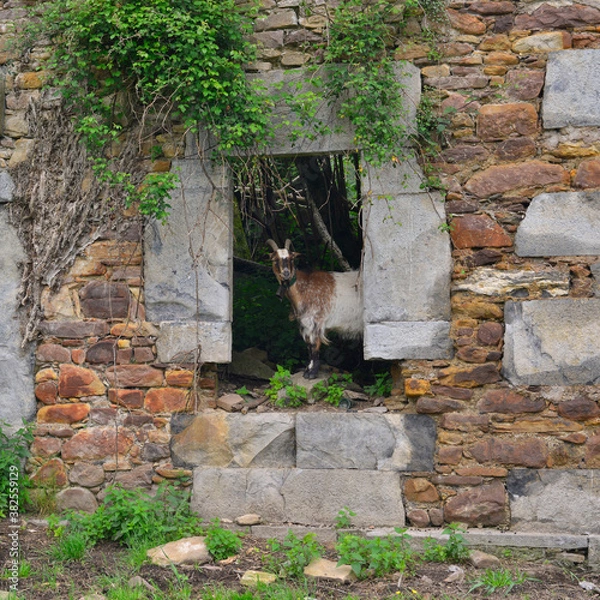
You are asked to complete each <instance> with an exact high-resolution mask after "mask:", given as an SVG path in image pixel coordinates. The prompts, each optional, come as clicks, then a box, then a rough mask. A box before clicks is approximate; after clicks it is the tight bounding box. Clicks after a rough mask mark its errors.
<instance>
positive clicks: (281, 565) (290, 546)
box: [267, 531, 323, 578]
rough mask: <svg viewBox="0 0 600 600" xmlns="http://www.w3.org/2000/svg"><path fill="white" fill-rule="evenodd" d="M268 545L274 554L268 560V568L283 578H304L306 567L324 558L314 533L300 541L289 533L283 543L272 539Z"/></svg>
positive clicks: (308, 534)
mask: <svg viewBox="0 0 600 600" xmlns="http://www.w3.org/2000/svg"><path fill="white" fill-rule="evenodd" d="M267 544H268V546H269V549H270V550H271V552H272V555H270V556H269V557H268V559H267V568H268V569H269V570H271V571H273V572H274V573H276V574H278V575H280V576H282V577H292V578H301V577H303V576H304V569H305V567H306V566H308V565H309V564H310V563H311V562H312V561H313V560H314V559H315V558H318V557H320V556H323V547H322V546H321V544H319V542H317V538H316V536H315V534H314V533H307V534H306V535H305V536H304V537H303V538H302V539H300V538H298V537H297V536H296V535H295V534H294V533H293V532H292V531H288V534H287V535H286V536H285V539H284V540H283V542H280V541H279V540H276V539H270V540H268V542H267Z"/></svg>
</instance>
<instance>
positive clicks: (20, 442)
mask: <svg viewBox="0 0 600 600" xmlns="http://www.w3.org/2000/svg"><path fill="white" fill-rule="evenodd" d="M8 428H9V425H8V423H4V422H0V518H4V517H6V516H7V515H8V514H9V513H10V517H11V519H12V518H13V517H14V518H15V519H16V518H17V515H16V514H14V513H19V512H20V511H21V510H22V509H23V507H24V505H25V504H26V502H27V499H28V493H27V488H28V487H29V479H28V478H27V477H26V476H25V470H24V462H25V459H26V458H27V457H28V456H29V446H30V444H31V443H32V442H33V433H32V431H33V424H26V423H24V424H23V427H21V428H20V429H18V430H17V431H15V432H14V433H12V434H10V435H9V433H8ZM15 522H16V521H15Z"/></svg>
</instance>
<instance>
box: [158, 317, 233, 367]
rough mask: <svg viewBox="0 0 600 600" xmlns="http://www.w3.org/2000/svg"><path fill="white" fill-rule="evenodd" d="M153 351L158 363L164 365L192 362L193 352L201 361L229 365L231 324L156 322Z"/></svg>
mask: <svg viewBox="0 0 600 600" xmlns="http://www.w3.org/2000/svg"><path fill="white" fill-rule="evenodd" d="M156 351H157V354H158V360H159V362H164V363H170V362H194V360H195V359H196V351H198V352H199V359H200V360H201V361H202V362H223V363H226V362H229V361H230V360H231V323H230V322H229V321H223V322H218V321H202V320H198V321H195V320H191V321H190V322H188V323H180V322H164V323H160V324H159V335H158V337H157V339H156Z"/></svg>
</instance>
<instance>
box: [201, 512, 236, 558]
mask: <svg viewBox="0 0 600 600" xmlns="http://www.w3.org/2000/svg"><path fill="white" fill-rule="evenodd" d="M205 542H206V547H207V548H208V551H209V552H210V555H211V556H212V557H213V558H214V559H215V560H224V559H226V558H229V557H230V556H234V555H235V554H237V553H238V552H239V551H240V548H241V547H242V539H241V537H240V535H239V534H237V533H236V532H235V531H230V530H229V529H223V528H222V527H221V526H220V521H219V519H215V520H214V521H212V523H211V525H210V527H209V528H208V531H207V532H206V540H205Z"/></svg>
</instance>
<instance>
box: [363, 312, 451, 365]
mask: <svg viewBox="0 0 600 600" xmlns="http://www.w3.org/2000/svg"><path fill="white" fill-rule="evenodd" d="M452 348H453V346H452V341H451V340H450V323H449V322H447V321H420V322H383V323H372V324H367V325H365V330H364V355H365V358H366V359H367V360H369V359H373V358H381V359H384V360H400V359H411V358H414V359H424V360H435V359H440V358H451V357H452Z"/></svg>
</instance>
